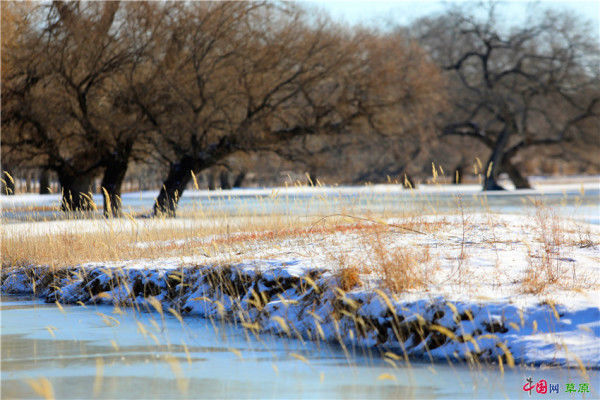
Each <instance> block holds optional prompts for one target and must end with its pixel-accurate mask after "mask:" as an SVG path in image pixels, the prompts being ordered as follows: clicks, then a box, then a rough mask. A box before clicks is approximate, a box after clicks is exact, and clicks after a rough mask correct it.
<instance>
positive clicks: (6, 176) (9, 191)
mask: <svg viewBox="0 0 600 400" xmlns="http://www.w3.org/2000/svg"><path fill="white" fill-rule="evenodd" d="M1 182H2V187H1V189H2V190H0V192H1V193H2V194H4V195H9V196H10V195H13V194H15V179H14V174H13V171H12V169H10V168H6V167H5V168H4V169H3V171H2V181H1Z"/></svg>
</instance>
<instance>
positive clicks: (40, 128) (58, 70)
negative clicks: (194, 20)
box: [2, 1, 149, 215]
mask: <svg viewBox="0 0 600 400" xmlns="http://www.w3.org/2000/svg"><path fill="white" fill-rule="evenodd" d="M148 7H149V6H148V5H146V4H144V3H129V4H126V5H122V4H121V3H119V2H105V3H99V2H89V3H79V2H69V3H67V2H58V1H57V2H53V3H51V4H38V5H36V6H35V7H32V8H31V9H30V10H28V13H27V16H26V18H24V21H25V22H27V24H24V26H26V29H25V28H23V30H22V32H20V34H19V35H18V37H16V38H15V42H14V43H15V44H16V46H14V47H13V48H11V49H10V51H9V52H7V53H6V54H4V53H3V59H4V56H6V58H7V59H8V60H9V61H10V63H11V64H12V65H14V66H15V67H14V69H12V70H10V72H9V74H8V75H7V76H6V79H4V74H3V88H2V106H3V114H2V123H3V133H4V132H5V133H6V134H5V135H4V137H3V148H7V150H6V152H7V153H10V154H12V155H13V158H15V157H17V158H18V159H19V162H21V163H25V164H28V165H34V166H39V167H42V168H45V169H50V170H53V171H55V172H56V173H57V175H58V179H59V181H60V184H61V187H62V192H63V198H62V208H63V210H89V209H91V208H92V206H93V204H92V201H91V192H92V184H93V181H94V180H95V178H96V177H97V176H98V175H100V174H103V179H102V186H103V193H104V195H105V196H104V197H105V199H104V205H105V212H106V213H108V212H109V210H112V212H113V214H115V215H117V214H118V210H119V208H120V186H121V183H122V181H123V178H124V176H125V173H126V170H127V165H128V163H129V159H130V157H131V155H132V154H133V152H134V149H135V146H136V143H137V141H138V138H139V136H140V134H143V133H145V132H146V131H147V129H146V125H144V118H145V117H144V116H143V115H142V114H141V113H140V112H139V111H138V110H137V109H131V108H127V107H125V106H123V105H122V104H121V103H122V101H121V100H122V98H123V87H124V86H125V85H124V82H126V79H125V77H126V76H127V74H128V73H131V71H132V70H133V69H134V68H133V67H132V65H133V64H135V62H136V60H137V59H138V58H139V57H138V55H139V53H140V52H141V51H142V50H143V48H144V46H145V45H146V42H147V41H148V40H149V39H148V37H149V34H148V32H149V30H148V26H147V24H146V25H145V24H144V21H147V20H148V18H147V14H148V13H146V12H144V11H145V10H146V9H147V8H148ZM141 38H143V39H141ZM109 205H110V206H109Z"/></svg>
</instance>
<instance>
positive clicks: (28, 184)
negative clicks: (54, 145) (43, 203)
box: [25, 171, 33, 193]
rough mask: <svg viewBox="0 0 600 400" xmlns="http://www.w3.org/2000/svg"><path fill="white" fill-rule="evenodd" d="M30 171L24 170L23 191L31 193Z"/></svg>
mask: <svg viewBox="0 0 600 400" xmlns="http://www.w3.org/2000/svg"><path fill="white" fill-rule="evenodd" d="M31 181H32V179H31V171H26V172H25V193H31V192H33V190H32V187H31V183H32V182H31Z"/></svg>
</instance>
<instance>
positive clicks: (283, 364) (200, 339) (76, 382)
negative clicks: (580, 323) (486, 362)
mask: <svg viewBox="0 0 600 400" xmlns="http://www.w3.org/2000/svg"><path fill="white" fill-rule="evenodd" d="M1 300H2V301H1V305H0V310H1V317H2V321H1V344H2V364H1V367H2V368H1V369H2V382H1V383H2V385H1V387H2V389H1V397H2V398H31V397H39V395H36V393H35V392H34V391H33V389H32V387H31V385H30V383H31V382H32V381H33V383H34V385H35V384H36V383H39V382H41V379H42V378H46V379H47V380H48V381H49V382H50V386H51V390H52V391H53V394H54V396H55V397H56V398H63V399H66V398H92V397H98V398H132V397H133V398H366V397H369V398H473V397H475V398H529V396H528V395H527V394H526V393H525V392H524V391H523V389H522V387H523V385H524V384H525V383H526V382H525V379H526V377H532V379H533V380H534V382H537V381H538V380H540V379H545V380H546V381H547V382H548V383H553V384H554V383H558V384H560V387H561V390H560V392H561V393H560V396H558V397H561V396H565V398H572V396H571V395H568V394H566V393H565V392H564V390H565V385H566V383H574V384H575V385H576V387H578V385H579V383H583V382H591V385H590V387H591V389H592V396H594V392H595V390H597V385H595V383H597V382H598V373H597V372H598V371H588V374H589V379H590V380H585V379H584V378H582V377H581V376H580V373H579V371H578V370H569V369H515V370H510V369H508V368H507V369H506V371H505V372H504V374H502V373H501V372H500V371H499V369H498V367H497V366H478V367H471V368H469V367H467V366H466V365H462V364H435V365H433V364H431V363H426V362H421V363H412V364H411V365H410V367H407V365H406V364H405V363H404V362H402V361H398V362H397V365H396V366H395V367H393V366H392V365H390V364H388V363H387V362H384V358H383V357H381V355H380V354H369V353H366V352H364V351H363V350H360V349H347V352H344V351H342V349H340V348H335V347H330V346H328V345H323V344H321V345H320V346H318V345H317V344H315V343H304V344H303V343H301V342H299V341H298V340H291V339H287V338H280V337H274V336H270V335H262V336H260V337H254V336H252V335H248V334H247V331H246V330H244V329H241V328H238V327H235V326H233V325H230V324H220V323H214V324H213V323H211V321H209V320H203V319H197V318H193V317H188V318H185V320H184V323H183V325H182V324H181V323H180V322H179V321H178V320H177V319H176V318H175V317H173V316H171V315H170V314H168V313H165V315H164V317H163V318H161V316H160V315H159V314H158V313H147V312H139V313H134V312H133V311H131V310H130V311H126V312H125V313H124V314H121V313H115V312H114V311H115V310H114V309H113V308H112V307H109V306H86V307H81V306H62V308H59V307H58V306H57V305H55V304H44V303H42V302H40V301H38V300H31V299H25V298H17V297H10V296H2V298H1ZM595 393H596V394H597V392H595ZM536 395H538V394H537V393H535V391H534V393H533V396H536ZM538 396H539V395H538ZM579 396H580V397H581V395H579ZM552 398H557V396H556V395H555V394H554V395H553V396H552Z"/></svg>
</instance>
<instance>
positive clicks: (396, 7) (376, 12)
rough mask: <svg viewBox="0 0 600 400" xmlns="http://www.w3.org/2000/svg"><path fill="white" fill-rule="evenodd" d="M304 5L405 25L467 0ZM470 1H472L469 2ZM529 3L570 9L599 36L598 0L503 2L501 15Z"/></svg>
mask: <svg viewBox="0 0 600 400" xmlns="http://www.w3.org/2000/svg"><path fill="white" fill-rule="evenodd" d="M304 3H306V4H312V5H316V6H317V7H320V8H322V9H324V10H326V11H328V12H329V13H330V14H331V16H332V17H333V18H334V19H335V20H337V21H340V22H342V21H344V22H346V23H350V24H355V23H363V24H368V25H371V24H373V25H375V26H385V25H386V24H387V23H392V24H401V25H404V24H407V23H410V22H411V21H412V20H414V19H416V18H419V17H422V16H425V15H428V14H431V13H433V12H439V11H443V10H444V9H445V8H446V5H447V4H449V3H458V4H468V3H469V1H457V2H447V1H437V0H424V1H414V0H413V1H409V0H396V1H390V0H387V1H386V0H372V1H368V0H306V1H304ZM473 3H474V2H473ZM532 4H538V5H539V6H541V7H540V8H554V9H557V10H572V11H575V12H576V13H577V14H580V15H581V16H583V17H584V18H587V19H589V20H591V21H592V23H593V24H594V26H595V30H596V34H597V35H598V36H599V37H600V1H598V0H574V1H564V0H544V1H536V2H534V1H526V0H523V1H515V0H512V1H505V2H504V3H503V4H502V5H501V10H502V12H503V15H506V16H507V18H510V20H511V22H515V23H518V21H519V20H520V19H521V18H524V16H525V14H526V13H527V9H528V7H529V6H531V5H532Z"/></svg>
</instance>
